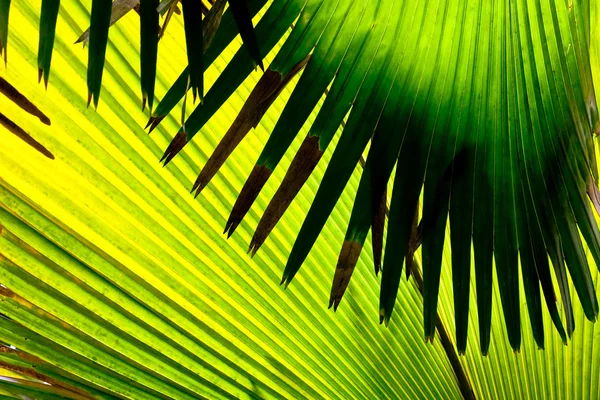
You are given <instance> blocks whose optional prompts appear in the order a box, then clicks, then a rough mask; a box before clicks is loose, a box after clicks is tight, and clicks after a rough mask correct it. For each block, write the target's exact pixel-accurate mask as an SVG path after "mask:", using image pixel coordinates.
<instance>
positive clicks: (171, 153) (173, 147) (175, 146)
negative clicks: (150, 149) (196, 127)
mask: <svg viewBox="0 0 600 400" xmlns="http://www.w3.org/2000/svg"><path fill="white" fill-rule="evenodd" d="M187 142H188V140H187V134H186V133H185V132H184V131H183V130H181V131H179V132H177V135H175V137H174V138H173V140H172V141H171V143H170V144H169V146H168V147H167V150H165V154H163V156H162V158H161V159H160V162H164V166H166V165H167V164H168V163H169V162H171V160H172V159H173V158H174V157H175V156H176V155H177V154H179V152H180V151H181V150H182V149H183V148H184V147H185V145H186V144H187Z"/></svg>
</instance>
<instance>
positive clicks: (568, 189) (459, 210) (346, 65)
mask: <svg viewBox="0 0 600 400" xmlns="http://www.w3.org/2000/svg"><path fill="white" fill-rule="evenodd" d="M296 19H297V21H296V23H295V25H294V28H293V30H292V31H291V34H290V36H289V38H287V40H286V41H285V44H284V45H283V47H282V49H281V50H280V51H279V52H278V54H277V57H276V59H275V60H274V61H273V63H272V64H271V65H270V66H269V68H268V69H267V72H266V73H265V75H264V77H263V79H264V80H265V83H264V85H265V86H268V85H270V83H266V82H267V81H269V82H270V81H271V80H273V79H274V78H273V77H276V76H277V74H278V75H279V76H280V78H279V79H280V80H283V79H285V78H286V76H287V75H288V74H289V73H290V71H292V70H293V69H294V68H297V66H298V65H299V64H300V63H301V62H303V61H302V60H305V59H306V57H308V56H309V55H310V60H309V61H308V62H307V64H306V67H305V70H304V72H303V74H302V76H301V78H300V81H299V82H298V85H297V86H296V88H295V90H294V92H293V93H292V96H291V98H290V100H289V101H288V103H287V105H286V107H285V108H284V110H283V111H282V112H281V116H280V117H279V120H278V122H277V124H276V126H275V128H274V130H273V132H272V134H271V136H270V138H269V140H268V142H267V144H266V145H265V148H264V150H263V152H262V154H261V156H260V157H259V159H258V161H257V163H256V165H255V167H254V169H253V170H252V173H251V174H250V177H249V178H248V180H247V182H246V185H245V186H244V188H243V189H242V191H241V194H240V196H239V198H238V201H237V202H236V204H235V205H234V207H233V210H232V213H231V216H230V218H229V221H228V223H227V225H226V231H228V233H229V234H231V233H232V232H233V231H234V230H235V229H236V227H237V226H238V225H239V223H240V221H241V220H242V218H243V217H244V215H246V213H247V212H248V210H249V209H250V207H251V205H252V203H253V202H254V201H255V199H256V198H257V196H258V194H259V192H260V190H261V189H262V188H263V186H264V185H265V183H266V182H267V180H268V179H269V177H270V175H271V174H272V171H273V170H274V169H275V168H276V167H277V165H278V163H279V161H280V160H281V157H282V156H283V155H284V153H285V152H286V151H287V150H288V148H289V146H290V144H291V143H292V141H293V140H294V138H295V137H296V135H297V134H298V132H299V130H300V128H301V127H302V126H303V125H304V123H305V121H306V119H307V117H308V115H309V114H310V113H311V112H312V111H313V109H314V108H315V106H316V105H317V102H318V101H319V99H320V98H321V97H322V96H323V95H326V98H325V103H324V104H323V106H322V108H321V109H320V111H319V113H318V115H317V118H316V120H315V122H314V123H313V125H312V127H311V128H310V133H309V134H308V136H307V138H306V139H305V142H304V144H303V146H302V147H301V149H300V150H299V151H298V153H297V157H296V159H295V160H294V162H293V163H292V167H291V168H290V169H289V170H288V173H287V176H286V177H285V178H284V180H283V182H282V185H281V187H280V189H279V191H278V192H277V193H276V195H275V196H274V197H273V199H272V201H271V204H270V205H269V207H268V208H267V211H266V213H265V215H264V216H263V219H262V220H261V222H260V223H259V225H258V228H257V231H256V233H255V236H254V238H253V240H252V241H251V243H250V250H251V251H252V252H253V253H255V252H256V251H257V250H258V248H259V247H260V246H261V244H262V243H263V242H264V240H265V239H266V236H267V235H268V234H269V232H270V231H271V230H272V229H273V226H274V225H275V224H276V222H277V221H278V220H279V218H280V217H281V215H282V214H283V213H284V212H285V210H286V207H287V205H289V203H290V202H291V201H292V199H293V198H294V196H295V194H296V193H297V192H298V190H299V189H300V187H301V186H302V184H303V183H304V182H305V180H306V179H307V177H308V176H309V174H310V172H311V170H312V168H314V166H315V165H316V164H317V163H318V161H319V158H320V156H321V155H322V154H323V152H324V151H325V149H326V148H327V146H328V144H329V142H330V140H331V138H332V137H333V135H334V133H335V132H336V130H337V128H338V127H339V126H340V124H341V123H342V122H343V120H344V119H345V118H347V123H346V125H345V127H344V129H343V132H342V135H341V138H340V141H339V143H338V144H337V146H336V148H335V152H334V155H333V157H332V159H331V161H330V162H329V165H328V169H327V172H326V173H325V176H324V178H323V181H322V183H321V186H320V189H319V191H318V192H317V194H316V197H315V200H314V202H313V205H312V207H311V209H310V211H309V213H308V215H307V217H306V220H305V223H304V224H303V226H302V228H301V230H300V231H299V233H298V239H297V241H296V243H295V244H294V246H293V248H292V252H291V254H290V257H289V259H288V261H287V265H286V268H285V271H284V277H283V283H285V284H286V285H287V284H289V283H290V281H291V280H292V279H293V277H294V276H295V274H296V273H297V272H298V270H299V269H300V266H301V265H302V263H303V261H304V260H305V258H306V256H307V255H308V253H309V251H310V249H311V247H312V246H313V244H314V242H315V240H316V238H317V237H318V235H319V232H320V231H321V229H322V227H323V226H324V224H325V222H326V221H327V218H328V216H329V214H330V213H331V211H332V209H333V208H334V206H335V204H336V201H337V199H338V197H339V196H340V194H341V193H342V191H343V189H344V187H345V184H346V182H347V180H348V178H349V177H350V174H351V173H352V171H353V170H354V168H355V166H356V165H357V163H358V161H359V158H360V156H361V154H362V153H363V152H364V151H365V149H366V147H367V145H368V144H369V143H370V149H369V155H368V157H367V162H366V167H365V172H364V173H363V178H362V181H361V185H360V187H359V191H358V193H357V197H356V201H355V205H354V209H353V212H352V217H351V219H350V222H349V226H348V231H347V234H346V238H345V241H344V245H343V246H342V252H341V254H340V259H339V261H338V266H337V269H336V275H335V278H334V283H333V288H332V294H331V300H330V303H331V304H332V305H334V306H336V307H337V304H338V303H339V302H340V300H341V296H342V295H343V292H344V290H345V288H346V287H347V285H348V282H349V280H350V277H351V275H352V271H353V270H354V266H355V265H356V261H357V259H358V255H359V254H360V251H361V248H362V246H363V243H364V241H365V238H366V236H367V233H368V231H369V230H370V229H371V226H372V223H373V220H374V218H375V216H376V215H378V213H379V210H380V205H381V203H382V198H383V194H384V192H385V189H386V187H387V184H388V181H389V178H390V175H391V173H392V171H393V169H394V167H395V168H396V175H395V178H394V185H393V191H392V199H391V204H390V216H389V223H388V229H387V240H386V243H387V245H386V249H385V250H386V251H385V257H384V259H383V275H382V283H381V296H380V310H381V311H380V313H381V318H382V320H384V321H386V323H387V321H388V320H389V318H390V317H391V315H392V310H393V307H394V304H395V299H396V293H397V289H398V285H399V281H400V275H401V272H402V269H403V264H404V259H405V255H406V253H407V251H408V248H409V242H410V241H411V237H413V236H414V234H412V232H413V231H414V223H413V222H414V215H415V212H414V210H415V209H418V208H419V206H418V204H419V198H420V196H423V205H422V219H421V220H420V227H421V232H422V247H423V248H422V254H423V272H424V298H425V316H424V322H425V336H426V337H427V338H431V337H432V335H433V333H434V331H435V316H436V312H435V311H436V308H437V298H438V290H439V281H440V272H441V270H440V267H441V257H442V248H443V245H444V241H445V238H446V235H445V232H446V224H447V220H448V218H449V224H450V230H451V234H450V238H449V239H450V244H451V247H452V260H453V262H452V272H453V279H454V288H455V291H454V292H455V315H456V326H457V335H458V339H457V340H458V348H459V351H464V349H465V348H466V337H467V321H468V319H467V317H466V316H467V311H468V309H469V287H470V286H469V281H470V278H471V273H470V271H471V252H472V251H473V252H474V254H475V262H474V268H475V276H476V279H477V294H478V296H477V299H478V308H479V310H480V330H481V332H482V337H481V350H482V351H483V352H484V353H486V352H487V349H488V347H489V332H490V322H491V316H490V313H491V305H492V303H491V301H492V297H491V285H492V281H493V277H492V275H493V265H494V264H495V266H496V268H495V269H496V277H497V278H496V279H498V282H499V284H500V286H499V287H500V292H501V300H502V304H503V310H504V315H505V322H506V328H507V334H508V337H509V339H510V341H511V344H512V346H513V348H515V349H518V348H519V346H520V342H521V336H520V335H521V328H520V316H519V309H520V307H519V302H520V300H519V292H518V283H519V279H520V278H519V275H520V271H519V270H520V269H521V270H522V274H523V281H524V283H525V288H526V291H525V296H526V300H527V303H528V305H529V306H530V320H531V322H532V323H533V324H534V327H535V329H534V334H535V337H536V338H537V339H538V341H539V343H538V344H539V346H540V347H543V332H542V329H543V328H542V325H541V322H540V321H541V320H540V318H539V312H540V310H541V302H542V301H541V298H542V294H543V295H544V297H545V298H546V304H547V306H548V308H549V311H550V313H551V315H552V316H553V320H554V322H555V324H556V326H557V329H558V330H559V331H561V332H562V331H563V322H562V321H561V319H560V317H559V315H558V311H557V309H556V306H555V305H554V303H555V294H554V288H553V284H552V279H553V276H555V279H556V281H557V283H558V288H559V291H560V296H561V299H562V303H563V305H564V310H565V313H566V314H565V315H566V321H565V323H566V329H567V333H568V334H569V335H570V334H571V333H572V332H573V329H574V323H573V317H572V306H571V296H570V290H571V289H570V286H569V283H568V278H567V270H568V274H569V275H570V277H571V278H572V281H573V287H574V289H575V292H576V293H577V295H578V297H579V299H580V301H581V304H582V306H583V310H584V311H585V315H586V316H587V317H588V319H590V320H595V319H596V316H597V314H598V304H597V300H596V296H595V293H594V291H593V290H592V285H591V276H590V270H589V266H588V261H587V259H586V257H585V256H584V253H583V242H582V238H583V240H585V242H586V243H587V245H588V246H589V247H590V249H591V252H592V256H593V257H592V258H593V259H594V261H595V262H596V264H598V261H600V247H599V245H600V242H599V236H598V235H599V234H598V227H597V224H596V221H595V219H594V217H593V214H592V208H591V204H590V201H589V199H588V195H587V192H588V191H589V190H588V188H589V186H590V185H595V179H596V178H595V175H596V173H595V171H596V161H595V154H594V151H593V143H592V133H593V132H594V131H595V129H596V128H595V127H596V126H597V123H598V115H597V111H596V103H595V94H594V90H593V83H592V75H591V67H590V54H589V49H590V30H589V29H590V4H589V2H588V1H585V0H584V1H579V2H572V3H566V2H557V3H555V2H546V1H542V0H539V1H534V2H531V1H524V0H523V1H520V2H508V1H496V2H487V3H481V2H474V3H472V4H471V3H470V2H461V1H452V0H448V1H438V2H414V1H394V0H389V1H385V0H381V1H368V0H364V1H344V0H340V1H322V0H306V1H300V0H298V1H295V0H289V1H281V2H276V3H274V4H272V5H271V7H270V8H269V10H268V11H267V12H266V14H265V16H264V17H263V18H262V19H261V21H260V23H259V24H258V26H257V29H256V33H257V38H258V40H259V42H260V43H261V45H262V46H263V48H264V50H265V51H269V50H270V49H271V48H272V46H273V45H274V44H275V43H276V41H277V39H279V37H282V36H283V33H284V32H285V30H286V29H287V27H288V26H289V25H290V24H291V22H292V21H294V20H296ZM251 69H252V62H251V60H250V59H249V57H248V55H247V53H245V52H244V51H243V50H240V52H238V54H237V55H236V56H235V57H234V59H233V61H232V62H231V63H230V64H229V65H228V67H227V68H226V69H225V70H224V71H223V73H222V75H221V76H220V78H219V79H218V80H217V82H216V83H215V85H214V86H213V87H212V88H211V90H210V91H209V92H208V94H207V97H206V101H205V104H203V105H202V106H199V107H198V108H197V109H196V110H195V111H194V112H193V113H192V114H191V115H190V117H189V119H188V120H187V121H186V124H185V127H186V131H185V133H184V132H183V131H181V132H180V133H179V134H178V135H177V136H176V137H175V139H174V141H173V142H172V143H171V145H170V146H169V148H168V149H167V152H166V153H165V156H164V157H163V158H164V159H165V161H166V162H168V161H169V160H171V159H172V158H173V157H174V156H175V155H176V154H177V153H178V152H179V151H180V150H181V149H182V148H183V147H184V146H185V144H186V143H188V142H189V141H190V140H192V139H193V138H194V136H195V135H196V134H197V133H198V132H200V131H201V128H202V127H203V126H204V124H205V123H206V122H207V121H208V120H209V119H210V118H211V116H212V115H213V114H214V113H215V112H216V110H218V109H219V107H220V106H221V105H222V104H223V103H224V102H225V100H226V99H227V98H228V97H229V95H230V94H231V93H232V92H233V91H234V90H235V89H236V88H237V87H238V85H239V84H241V82H242V81H243V79H244V78H245V76H246V75H247V74H248V73H250V71H251ZM275 79H276V78H275ZM262 84H263V81H261V82H259V84H258V85H257V88H256V90H255V92H256V95H255V94H254V93H253V95H252V96H250V98H249V100H248V102H247V104H246V107H248V108H250V109H252V108H253V107H256V105H259V104H267V106H268V102H267V103H265V100H267V99H268V98H269V96H270V95H271V93H270V92H269V91H268V90H264V89H262V88H261V85H262ZM328 88H329V90H328ZM261 94H262V98H261V97H260V96H261ZM159 108H160V106H159ZM154 118H155V119H154V120H153V122H155V121H156V118H159V116H155V117H154ZM249 128H250V125H248V126H246V127H245V131H247V130H248V129H249ZM242 136H243V135H242ZM227 140H228V141H227V142H224V144H223V146H228V147H229V149H230V150H229V153H230V152H231V149H232V147H234V146H235V145H233V146H232V145H231V142H230V141H229V140H230V139H229V138H228V139H227ZM225 143H226V144H225ZM219 148H220V147H219ZM217 158H220V159H221V160H222V158H223V157H222V155H219V156H218V157H217ZM209 165H210V167H209ZM209 165H207V166H206V167H205V168H211V172H210V173H206V172H205V171H204V170H203V171H202V172H201V173H200V177H199V179H198V181H199V182H200V183H199V184H197V185H195V186H194V189H197V190H198V189H199V190H201V189H202V188H203V187H205V186H206V184H207V179H206V178H207V177H208V178H210V176H212V175H214V172H215V171H214V169H213V165H212V164H211V163H210V162H209ZM580 233H581V236H580ZM413 251H414V250H413ZM549 260H550V261H549ZM519 265H521V267H520V268H519ZM540 287H541V289H542V290H540Z"/></svg>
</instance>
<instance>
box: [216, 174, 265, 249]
mask: <svg viewBox="0 0 600 400" xmlns="http://www.w3.org/2000/svg"><path fill="white" fill-rule="evenodd" d="M272 172H273V171H271V170H270V169H269V168H267V167H266V166H265V165H255V166H254V168H253V169H252V172H251V173H250V176H249V177H248V180H246V183H245V184H244V187H243V188H242V191H241V192H240V195H239V196H238V198H237V200H236V201H235V204H234V205H233V209H232V210H231V215H230V216H229V220H228V221H227V226H226V227H225V232H228V237H230V236H231V235H232V234H233V232H234V231H235V229H236V228H237V227H238V225H239V223H240V222H241V221H242V219H244V217H245V216H246V214H247V213H248V210H250V207H251V206H252V204H253V203H254V201H255V200H256V198H257V197H258V194H259V193H260V191H261V189H262V188H263V186H264V185H265V183H266V182H267V180H268V179H269V177H270V176H271V173H272Z"/></svg>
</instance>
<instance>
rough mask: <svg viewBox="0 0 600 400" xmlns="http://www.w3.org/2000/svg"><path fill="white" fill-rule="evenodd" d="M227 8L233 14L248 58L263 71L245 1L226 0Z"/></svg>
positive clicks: (250, 17) (258, 48)
mask: <svg viewBox="0 0 600 400" xmlns="http://www.w3.org/2000/svg"><path fill="white" fill-rule="evenodd" d="M228 2H229V8H230V9H231V13H232V14H233V18H234V19H235V22H236V24H237V27H238V30H239V32H240V36H241V37H242V41H243V42H244V46H245V47H246V49H247V50H248V53H249V54H250V57H251V58H252V60H253V61H254V63H255V64H256V65H257V66H259V67H260V69H262V70H264V67H263V63H262V58H263V56H262V55H261V53H260V46H259V45H258V40H257V39H256V33H255V32H254V26H253V25H252V16H251V15H250V11H249V10H248V2H247V0H228Z"/></svg>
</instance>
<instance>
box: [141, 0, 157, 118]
mask: <svg viewBox="0 0 600 400" xmlns="http://www.w3.org/2000/svg"><path fill="white" fill-rule="evenodd" d="M157 6H158V0H141V1H140V35H141V48H140V61H141V81H142V109H143V108H144V107H145V105H146V101H148V108H149V109H150V111H152V105H153V104H154V84H155V80H156V60H157V57H158V29H159V26H158V12H157V11H156V7H157Z"/></svg>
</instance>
